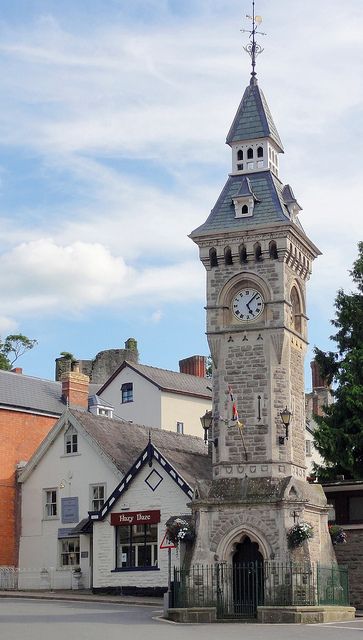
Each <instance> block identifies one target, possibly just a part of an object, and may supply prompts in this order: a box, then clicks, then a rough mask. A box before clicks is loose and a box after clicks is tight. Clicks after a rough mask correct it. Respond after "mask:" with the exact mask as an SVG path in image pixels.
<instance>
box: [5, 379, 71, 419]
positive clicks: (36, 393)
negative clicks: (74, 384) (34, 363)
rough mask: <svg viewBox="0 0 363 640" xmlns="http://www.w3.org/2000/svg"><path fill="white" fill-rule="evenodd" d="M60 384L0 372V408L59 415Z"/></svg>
mask: <svg viewBox="0 0 363 640" xmlns="http://www.w3.org/2000/svg"><path fill="white" fill-rule="evenodd" d="M61 396H62V384H61V383H60V382H53V381H52V380H43V379H41V378H33V377H31V376H25V375H23V374H19V373H11V371H1V370H0V406H3V407H7V406H8V407H14V408H18V409H24V410H28V411H29V410H30V411H34V412H35V413H50V414H52V415H53V414H54V415H60V414H61V413H63V411H64V408H65V405H64V402H62V400H61Z"/></svg>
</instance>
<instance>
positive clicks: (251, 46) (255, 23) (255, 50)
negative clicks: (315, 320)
mask: <svg viewBox="0 0 363 640" xmlns="http://www.w3.org/2000/svg"><path fill="white" fill-rule="evenodd" d="M246 18H249V19H250V20H252V29H241V31H242V33H249V34H250V42H249V43H248V44H247V45H246V46H245V47H243V48H244V50H245V51H247V53H248V55H249V56H251V61H252V71H251V76H252V78H251V84H256V82H257V79H256V75H257V74H256V71H255V67H256V58H257V56H258V55H259V54H260V53H262V51H263V49H262V47H261V45H259V44H257V42H256V39H255V36H256V34H258V35H261V36H265V35H266V34H265V33H263V31H257V29H258V27H259V26H260V24H261V22H262V18H261V16H256V15H255V0H252V16H249V15H248V14H246Z"/></svg>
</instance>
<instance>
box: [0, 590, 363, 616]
mask: <svg viewBox="0 0 363 640" xmlns="http://www.w3.org/2000/svg"><path fill="white" fill-rule="evenodd" d="M0 598H31V599H33V600H70V601H73V602H74V601H76V602H77V601H78V602H110V603H113V604H117V603H120V604H141V605H145V606H149V607H161V608H163V604H164V600H163V598H156V597H147V596H122V595H120V596H114V595H111V594H98V593H92V591H90V590H88V589H79V590H77V591H71V590H68V591H67V590H64V591H63V590H59V591H58V590H57V591H33V590H32V591H0ZM362 615H363V612H362Z"/></svg>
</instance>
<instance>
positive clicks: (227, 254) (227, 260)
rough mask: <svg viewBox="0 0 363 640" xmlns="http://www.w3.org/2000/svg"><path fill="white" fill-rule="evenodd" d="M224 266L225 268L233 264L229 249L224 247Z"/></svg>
mask: <svg viewBox="0 0 363 640" xmlns="http://www.w3.org/2000/svg"><path fill="white" fill-rule="evenodd" d="M224 264H225V265H227V266H228V265H230V264H233V260H232V251H231V247H226V248H225V250H224Z"/></svg>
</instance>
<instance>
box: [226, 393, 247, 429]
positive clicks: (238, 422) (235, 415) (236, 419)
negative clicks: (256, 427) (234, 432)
mask: <svg viewBox="0 0 363 640" xmlns="http://www.w3.org/2000/svg"><path fill="white" fill-rule="evenodd" d="M228 393H229V397H230V400H231V403H232V418H231V420H232V421H233V426H236V427H238V428H239V429H242V427H243V426H244V425H243V422H242V421H241V420H240V419H239V415H238V410H237V405H236V401H235V399H234V395H233V391H232V387H231V385H230V384H229V385H228Z"/></svg>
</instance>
